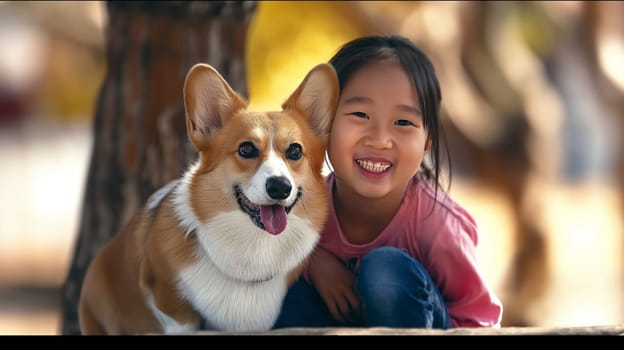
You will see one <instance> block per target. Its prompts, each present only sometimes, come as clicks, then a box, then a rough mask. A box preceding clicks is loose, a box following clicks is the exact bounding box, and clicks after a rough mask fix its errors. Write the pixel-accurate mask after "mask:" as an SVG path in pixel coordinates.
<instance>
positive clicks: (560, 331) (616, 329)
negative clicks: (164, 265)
mask: <svg viewBox="0 0 624 350" xmlns="http://www.w3.org/2000/svg"><path fill="white" fill-rule="evenodd" d="M193 334H194V335H624V325H615V326H589V327H554V328H553V327H503V328H455V329H449V330H433V329H416V328H382V327H379V328H283V329H275V330H271V331H268V332H218V331H200V332H197V333H193Z"/></svg>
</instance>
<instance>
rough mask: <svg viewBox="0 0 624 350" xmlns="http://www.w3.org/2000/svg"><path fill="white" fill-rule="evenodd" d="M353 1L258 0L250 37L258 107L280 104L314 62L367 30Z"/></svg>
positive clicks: (249, 60) (250, 71)
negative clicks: (358, 15) (357, 15)
mask: <svg viewBox="0 0 624 350" xmlns="http://www.w3.org/2000/svg"><path fill="white" fill-rule="evenodd" d="M350 6H352V4H350V3H349V2H342V1H336V2H333V1H332V2H324V1H263V2H260V3H259V4H258V7H257V9H256V14H255V16H254V19H253V21H252V23H251V25H250V27H249V33H248V39H247V74H248V77H247V81H248V89H249V95H250V96H249V97H250V104H251V105H252V106H253V107H252V108H259V109H278V107H279V106H280V105H281V104H282V102H284V101H283V100H285V99H286V97H287V96H286V93H287V91H291V90H292V89H294V88H295V87H296V86H295V84H297V82H298V81H299V80H300V79H302V78H303V76H304V75H305V73H306V72H307V71H308V70H309V69H310V68H311V67H312V66H314V65H316V64H317V63H320V62H325V61H327V60H329V58H330V57H331V56H332V55H333V54H334V52H335V51H336V50H337V49H338V47H339V46H340V45H341V44H343V43H344V42H346V41H347V40H350V39H352V38H355V37H357V36H360V35H362V34H364V33H365V32H366V30H367V29H366V27H365V26H363V25H362V22H361V21H359V20H358V19H357V18H354V16H353V13H352V8H351V7H350ZM350 14H351V15H350Z"/></svg>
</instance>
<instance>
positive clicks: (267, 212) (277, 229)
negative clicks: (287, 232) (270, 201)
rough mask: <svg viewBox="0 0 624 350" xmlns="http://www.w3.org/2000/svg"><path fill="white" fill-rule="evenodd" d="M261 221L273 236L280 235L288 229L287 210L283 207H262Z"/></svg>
mask: <svg viewBox="0 0 624 350" xmlns="http://www.w3.org/2000/svg"><path fill="white" fill-rule="evenodd" d="M260 219H262V224H264V228H265V229H266V230H267V232H268V233H270V234H272V235H279V234H280V233H282V231H284V229H285V228H286V210H285V209H284V207H282V206H281V205H262V206H260Z"/></svg>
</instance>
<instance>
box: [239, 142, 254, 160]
mask: <svg viewBox="0 0 624 350" xmlns="http://www.w3.org/2000/svg"><path fill="white" fill-rule="evenodd" d="M238 154H239V155H240V156H241V157H243V158H255V157H257V156H258V149H257V148H256V146H254V144H253V143H251V142H249V141H245V142H243V143H241V144H240V145H238Z"/></svg>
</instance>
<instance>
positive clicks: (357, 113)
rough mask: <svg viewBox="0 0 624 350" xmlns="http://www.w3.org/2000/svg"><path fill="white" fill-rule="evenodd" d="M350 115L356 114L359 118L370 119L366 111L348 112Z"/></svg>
mask: <svg viewBox="0 0 624 350" xmlns="http://www.w3.org/2000/svg"><path fill="white" fill-rule="evenodd" d="M347 114H349V115H354V116H356V117H358V118H364V119H369V117H368V114H366V113H364V112H353V113H347Z"/></svg>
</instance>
